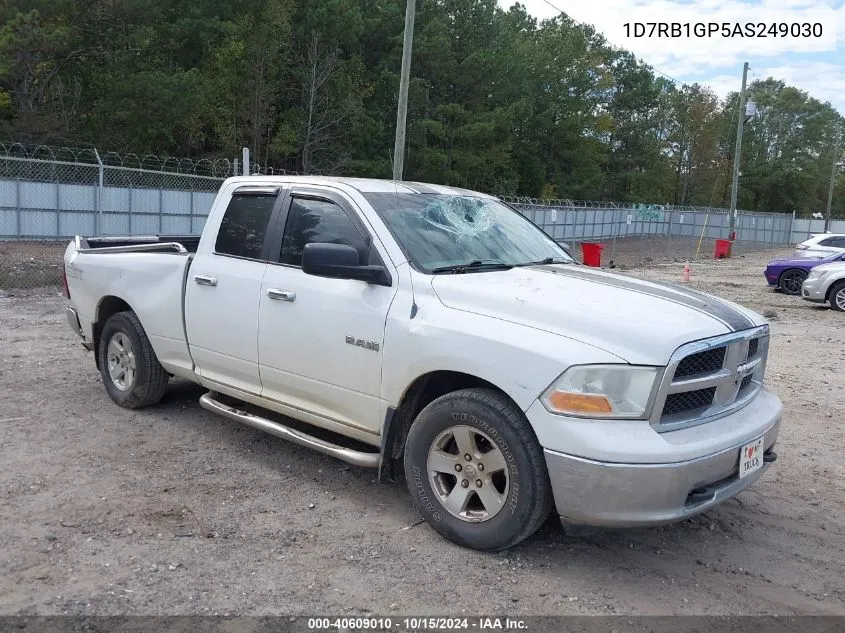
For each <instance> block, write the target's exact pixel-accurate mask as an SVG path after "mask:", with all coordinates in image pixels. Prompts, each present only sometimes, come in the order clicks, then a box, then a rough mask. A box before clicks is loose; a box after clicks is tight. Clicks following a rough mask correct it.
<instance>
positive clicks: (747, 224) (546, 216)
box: [0, 144, 800, 296]
mask: <svg viewBox="0 0 845 633" xmlns="http://www.w3.org/2000/svg"><path fill="white" fill-rule="evenodd" d="M238 171H239V166H238V164H237V161H229V160H227V159H219V160H201V161H192V160H177V159H172V158H159V157H155V156H146V157H138V156H136V155H132V154H130V155H123V156H121V155H117V154H114V153H107V154H104V155H101V154H100V153H98V152H97V150H68V149H62V150H52V149H50V148H44V147H38V148H26V147H24V146H21V145H3V144H0V296H2V294H9V293H12V292H14V291H16V290H20V289H29V288H41V287H53V286H58V285H60V284H61V261H62V256H63V253H64V250H65V248H66V247H67V244H68V241H69V240H70V239H71V238H72V237H73V236H75V235H89V236H90V235H154V234H180V235H184V234H199V233H200V232H201V231H202V228H203V225H204V224H205V220H206V217H207V216H208V213H209V211H210V210H211V206H212V203H213V201H214V198H215V195H216V192H217V190H218V188H219V187H220V184H221V183H222V182H223V180H224V179H225V178H227V177H229V176H231V175H233V174H235V173H237V172H238ZM250 172H251V173H256V174H257V173H264V174H273V173H274V171H273V170H272V169H271V168H266V167H264V168H262V167H261V166H259V165H252V166H251V168H250ZM275 173H281V174H284V173H289V172H284V171H277V172H275ZM501 199H502V200H503V201H505V202H507V203H509V204H511V206H513V207H514V208H516V209H517V210H518V211H520V212H521V213H523V214H524V215H525V216H526V217H528V218H529V219H530V220H532V221H533V222H534V223H535V224H537V225H538V226H540V227H541V228H542V229H543V230H544V231H546V233H548V234H549V235H550V236H551V237H553V238H554V239H555V240H557V241H558V242H562V243H565V244H566V245H567V246H568V247H569V248H570V249H571V250H572V251H573V254H575V255H576V256H577V257H579V258H580V256H581V245H582V244H584V243H598V244H602V246H603V253H602V265H607V266H612V267H618V268H625V267H630V266H637V265H643V264H650V263H656V262H660V261H684V260H694V259H696V258H702V257H713V256H714V243H715V240H717V239H722V238H727V237H728V231H729V216H728V213H727V211H726V210H725V209H714V208H706V207H677V206H665V205H639V204H638V205H624V204H617V203H612V202H593V201H578V200H537V199H529V198H514V197H507V196H502V197H501ZM793 221H794V218H793V216H792V215H785V214H777V213H747V212H740V213H738V215H737V222H736V227H735V230H736V233H737V236H736V241H735V242H734V243H733V249H732V251H733V255H734V256H737V255H741V254H742V253H746V252H749V251H752V250H759V249H766V248H773V247H776V246H782V245H786V244H790V243H793V242H794V240H793V235H792V233H793ZM799 241H800V240H799Z"/></svg>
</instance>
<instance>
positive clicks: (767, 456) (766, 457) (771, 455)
mask: <svg viewBox="0 0 845 633" xmlns="http://www.w3.org/2000/svg"><path fill="white" fill-rule="evenodd" d="M777 458H778V454H777V453H775V452H774V451H773V450H771V449H770V450H768V451H766V452H765V453H763V463H764V464H771V463H772V462H774V461H776V460H777Z"/></svg>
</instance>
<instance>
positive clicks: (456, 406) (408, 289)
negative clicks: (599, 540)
mask: <svg viewBox="0 0 845 633" xmlns="http://www.w3.org/2000/svg"><path fill="white" fill-rule="evenodd" d="M64 271H65V280H66V281H65V283H66V295H67V297H68V299H69V301H70V305H69V306H68V307H67V315H68V320H69V323H70V325H71V327H72V328H73V329H74V330H75V331H76V332H77V333H78V334H79V336H81V337H82V340H83V344H84V345H85V347H86V348H88V349H89V350H93V351H94V352H95V361H96V364H97V367H98V368H99V370H100V372H101V373H102V377H103V383H104V384H105V388H106V391H107V392H108V394H109V396H111V398H112V400H114V402H116V403H117V404H118V405H120V406H123V407H128V408H137V407H145V406H149V405H154V404H156V403H157V402H158V401H159V400H160V399H161V398H162V395H163V394H164V392H165V389H166V385H167V382H168V379H169V378H170V377H172V376H176V377H179V378H183V379H187V380H190V381H193V382H195V383H198V384H200V385H202V386H203V387H204V388H206V389H208V393H206V394H205V395H203V396H202V397H201V398H200V404H201V406H202V407H204V408H205V409H208V410H209V411H212V412H214V413H217V414H220V415H222V416H225V417H227V418H230V419H232V420H235V421H238V422H242V423H245V424H248V425H250V426H253V427H256V428H258V429H261V430H263V431H266V432H269V433H272V434H274V435H277V436H279V437H282V438H286V439H288V440H291V441H293V442H296V443H298V444H302V445H305V446H309V447H312V448H314V449H317V450H319V451H322V452H324V453H327V454H329V455H333V456H335V457H337V458H339V459H342V460H345V461H347V462H350V463H352V464H356V465H359V466H362V467H372V468H378V470H379V477H380V479H381V480H382V481H393V480H395V479H396V478H398V477H400V476H401V475H402V474H404V478H405V480H406V482H407V485H408V488H409V490H410V494H411V497H412V498H413V500H414V503H415V504H416V506H417V508H418V509H419V511H420V513H421V514H422V516H423V517H425V519H426V520H427V521H428V523H429V524H430V525H431V526H432V527H433V528H434V529H435V530H437V531H438V532H439V533H440V534H442V535H444V536H445V537H446V538H448V539H451V540H452V541H454V542H456V543H459V544H461V545H464V546H467V547H472V548H477V549H484V550H496V549H503V548H507V547H510V546H512V545H514V544H516V543H518V542H519V541H521V540H522V539H525V538H526V537H528V536H529V535H531V534H532V533H533V532H534V531H535V530H537V529H538V527H539V526H540V525H541V524H542V523H543V522H544V521H545V520H546V519H547V518H548V516H549V515H550V513H551V512H552V509H553V508H555V509H556V511H557V514H558V516H560V518H561V520H562V521H563V522H564V524H565V525H572V526H603V527H625V526H642V525H652V524H661V523H668V522H673V521H678V520H681V519H684V518H687V517H690V516H692V515H694V514H696V513H699V512H702V511H704V510H706V509H708V508H711V507H713V506H714V505H716V504H718V503H720V502H723V501H725V500H726V499H729V498H731V497H733V496H734V495H736V494H737V493H739V492H740V491H741V490H743V489H744V488H746V487H747V486H748V485H750V484H752V483H753V482H754V481H756V480H757V479H758V478H759V477H760V476H761V475H762V474H763V472H764V471H765V470H766V468H767V466H768V465H769V464H770V463H771V462H773V461H774V460H775V459H776V454H775V453H774V451H773V446H774V444H775V440H776V438H777V434H778V429H779V426H780V420H781V411H782V405H781V402H780V400H779V399H778V398H777V397H776V396H775V395H773V394H771V393H770V392H769V391H767V390H766V389H765V388H763V375H764V371H765V367H766V358H767V354H768V349H769V328H768V325H767V324H766V322H765V321H764V320H763V319H762V318H761V317H760V316H759V315H757V314H755V313H754V312H751V311H749V310H747V309H745V308H743V307H740V306H738V305H735V304H732V303H728V302H726V301H723V300H721V299H717V298H715V297H712V296H709V295H705V294H702V293H699V292H695V291H693V290H690V289H687V288H684V287H677V286H672V285H666V284H657V283H651V282H647V281H644V280H638V279H634V278H631V277H626V276H621V275H615V274H611V273H608V272H604V271H602V270H599V269H595V268H587V267H584V266H582V265H580V264H579V263H577V262H576V261H575V260H574V259H573V258H572V257H570V256H569V255H568V253H567V251H566V250H565V249H564V248H562V247H561V246H560V245H559V244H557V243H556V242H555V241H554V240H552V239H551V238H550V237H549V236H547V235H546V234H545V233H544V232H543V231H542V230H540V229H539V228H538V227H537V226H535V225H534V224H533V223H532V222H530V221H529V220H528V219H526V218H525V217H524V216H522V215H521V214H520V213H518V212H517V211H515V210H514V209H512V208H510V207H509V206H507V205H505V204H503V203H502V202H500V201H498V200H497V199H496V198H493V197H490V196H487V195H484V194H480V193H475V192H472V191H466V190H461V189H454V188H449V187H443V186H438V185H424V184H419V183H411V182H401V183H399V182H391V181H380V180H366V179H354V178H317V177H314V178H311V177H238V178H231V179H229V180H227V181H226V182H225V183H224V184H223V186H222V188H221V189H220V192H219V194H218V196H217V199H216V201H215V203H214V206H213V208H212V210H211V212H210V215H209V216H208V220H207V222H206V224H205V228H204V229H203V233H202V236H201V237H200V238H199V240H197V238H196V237H194V238H166V237H151V238H98V239H95V238H87V239H86V238H82V237H77V238H75V239H74V241H73V242H72V243H71V244H70V245H69V246H68V248H67V252H66V253H65V256H64Z"/></svg>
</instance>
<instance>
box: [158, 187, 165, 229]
mask: <svg viewBox="0 0 845 633" xmlns="http://www.w3.org/2000/svg"><path fill="white" fill-rule="evenodd" d="M163 232H164V188H161V189H159V190H158V234H159V235H161V234H162V233H163Z"/></svg>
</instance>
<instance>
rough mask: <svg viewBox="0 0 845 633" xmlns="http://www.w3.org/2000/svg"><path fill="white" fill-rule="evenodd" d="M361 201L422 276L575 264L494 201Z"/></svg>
mask: <svg viewBox="0 0 845 633" xmlns="http://www.w3.org/2000/svg"><path fill="white" fill-rule="evenodd" d="M365 197H366V198H367V200H368V201H369V202H370V204H372V205H373V207H374V208H375V210H376V211H377V212H378V214H379V216H380V217H381V218H382V220H383V221H384V223H385V224H386V225H387V227H388V229H389V230H390V232H391V233H392V234H393V236H394V237H395V238H396V240H397V242H399V244H400V246H401V247H402V249H403V250H404V252H405V254H406V256H407V257H408V259H409V260H410V261H411V263H413V264H414V265H415V266H416V267H417V268H419V269H421V270H423V271H425V272H430V273H438V272H465V271H464V270H463V267H466V268H469V269H475V270H484V269H497V268H498V269H501V268H505V267H512V266H524V265H527V264H535V263H569V262H572V261H574V260H573V259H572V258H571V257H570V256H569V255H567V253H566V251H565V250H564V249H563V248H562V247H561V246H560V245H559V244H557V243H556V242H554V240H552V239H551V238H549V237H548V236H547V235H546V234H545V233H543V232H542V231H541V230H540V229H538V228H537V227H536V226H534V224H532V223H531V222H530V221H529V220H527V219H525V218H524V217H522V216H521V215H520V214H519V213H517V212H516V211H513V210H512V209H511V208H510V207H508V206H506V205H504V204H502V203H501V202H498V201H496V200H492V199H488V198H481V197H473V196H455V195H434V194H418V193H407V194H402V193H396V194H394V193H371V194H366V196H365Z"/></svg>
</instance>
